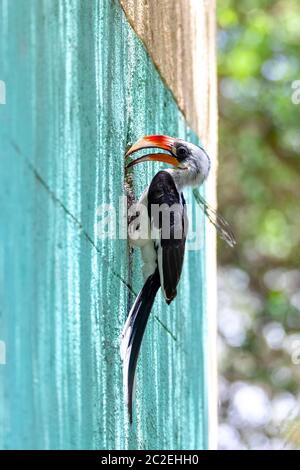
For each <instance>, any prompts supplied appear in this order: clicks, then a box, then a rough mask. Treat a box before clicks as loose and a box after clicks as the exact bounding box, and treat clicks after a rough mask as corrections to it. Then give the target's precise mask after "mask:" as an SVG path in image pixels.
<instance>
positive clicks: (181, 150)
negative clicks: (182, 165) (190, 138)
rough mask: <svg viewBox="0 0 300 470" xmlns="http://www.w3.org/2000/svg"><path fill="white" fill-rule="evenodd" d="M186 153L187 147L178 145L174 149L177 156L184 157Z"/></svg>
mask: <svg viewBox="0 0 300 470" xmlns="http://www.w3.org/2000/svg"><path fill="white" fill-rule="evenodd" d="M187 154H188V153H187V149H186V148H185V147H178V148H177V149H176V157H178V158H186V157H187Z"/></svg>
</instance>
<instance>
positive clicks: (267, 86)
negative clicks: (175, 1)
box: [218, 0, 300, 448]
mask: <svg viewBox="0 0 300 470" xmlns="http://www.w3.org/2000/svg"><path fill="white" fill-rule="evenodd" d="M218 26H219V32H218V50H219V64H218V72H219V87H220V90H219V97H220V101H219V112H220V146H219V176H218V181H219V183H218V197H219V210H220V212H221V213H222V214H223V215H225V217H226V218H227V219H228V220H229V221H230V222H231V223H232V225H233V228H234V230H235V233H236V236H237V239H238V245H237V248H236V249H234V250H231V249H230V248H227V247H226V246H225V244H224V243H222V242H221V243H220V245H219V260H220V264H221V269H220V276H219V282H220V295H221V298H222V305H220V308H219V315H220V325H221V327H220V343H221V351H222V354H221V355H222V357H221V358H220V362H221V378H220V381H221V384H220V390H221V407H220V420H221V431H220V447H221V448H228V447H231V448H282V447H286V446H288V447H289V446H296V447H297V445H298V444H300V440H299V439H298V438H295V435H296V434H297V433H296V434H295V432H296V431H295V429H294V428H295V426H294V423H295V419H297V416H298V412H299V410H298V401H299V400H298V399H299V396H298V394H299V389H300V365H298V362H297V347H298V343H297V341H299V334H300V311H299V310H300V272H299V266H300V250H299V242H300V210H299V200H300V176H299V175H300V173H299V171H300V155H299V152H300V132H299V122H300V104H298V105H297V104H294V103H293V101H292V96H293V93H295V90H294V89H293V88H292V83H293V82H294V81H296V80H300V54H299V45H300V2H299V1H298V0H284V1H283V0H281V1H274V0H273V1H271V0H220V1H219V2H218ZM241 280H242V281H241ZM246 298H247V299H249V301H247V302H246V304H247V305H246V306H245V305H243V304H244V303H245V299H246ZM224 299H225V300H226V299H227V304H226V302H225V305H227V307H226V308H227V314H228V315H229V317H228V318H229V319H231V322H232V328H233V330H234V328H235V325H234V323H235V322H238V323H239V325H240V326H239V327H238V331H239V334H240V336H239V340H238V339H237V338H236V339H235V340H234V338H233V339H232V338H230V333H228V331H227V333H226V328H225V329H224V328H223V329H222V318H221V317H222V315H225V316H226V311H224ZM232 303H233V304H234V306H232ZM228 305H229V307H228ZM228 308H229V309H231V311H234V312H235V313H236V316H235V315H234V314H233V315H230V312H229V313H228ZM238 315H240V317H238ZM223 318H224V317H223ZM241 318H243V319H244V320H245V321H244V322H242V323H243V326H241ZM299 356H300V355H299ZM243 387H244V388H243ZM246 387H248V388H249V390H252V391H253V393H254V390H256V392H258V389H260V390H261V396H263V397H264V399H266V400H267V401H266V408H268V410H269V412H268V416H266V417H265V419H264V420H259V419H257V420H256V422H254V421H255V420H254V421H253V420H251V412H250V411H251V410H250V411H249V413H248V414H247V413H244V414H243V411H241V409H240V408H242V409H243V406H241V403H240V402H238V399H237V398H236V397H237V393H239V392H237V390H239V391H240V390H241V389H243V390H246ZM256 392H255V393H256ZM255 393H254V395H253V396H255ZM259 393H260V392H258V395H259ZM247 396H249V397H250V395H247V393H245V394H244V397H247ZM246 401H247V400H246ZM237 403H239V404H238V405H237ZM244 406H246V407H247V405H246V404H245V405H244ZM250 408H251V407H250ZM263 408H265V407H263ZM284 410H285V411H284ZM254 414H255V413H254ZM278 417H279V418H278ZM259 421H260V422H259ZM258 422H259V423H258ZM293 426H294V427H293ZM283 428H284V429H285V431H284V432H283ZM291 429H293V431H291ZM297 439H298V441H299V442H297ZM230 443H231V444H230Z"/></svg>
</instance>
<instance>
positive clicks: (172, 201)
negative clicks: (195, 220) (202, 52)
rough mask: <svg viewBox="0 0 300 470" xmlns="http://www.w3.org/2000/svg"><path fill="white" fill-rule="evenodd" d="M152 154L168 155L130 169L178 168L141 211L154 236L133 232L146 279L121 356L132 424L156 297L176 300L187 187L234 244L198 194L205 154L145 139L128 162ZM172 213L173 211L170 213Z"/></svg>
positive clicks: (162, 178) (156, 184)
mask: <svg viewBox="0 0 300 470" xmlns="http://www.w3.org/2000/svg"><path fill="white" fill-rule="evenodd" d="M148 148H156V149H160V150H164V151H166V152H167V153H154V154H149V155H144V156H141V157H140V158H137V159H136V160H132V161H131V162H130V163H129V164H128V165H127V166H126V168H127V169H128V168H130V167H132V166H134V165H136V164H138V163H141V162H145V161H159V162H164V163H168V164H171V165H173V168H167V169H165V170H161V171H159V172H158V173H157V174H156V175H155V176H154V178H153V179H152V181H151V183H150V185H149V187H148V188H146V189H145V191H144V193H143V194H142V196H141V198H140V200H139V206H140V207H142V206H143V207H144V208H145V210H146V218H147V226H148V228H149V232H148V234H149V233H150V232H151V235H150V236H147V237H143V236H141V235H139V233H138V232H139V231H140V230H141V227H140V222H139V223H137V224H136V225H135V226H134V229H133V235H134V236H132V235H131V236H130V233H129V237H130V241H131V244H132V245H136V246H139V247H140V248H141V253H142V259H143V263H144V265H143V274H144V278H145V283H144V286H143V287H142V289H141V291H140V292H139V294H138V296H137V298H136V300H135V302H134V304H133V306H132V308H131V310H130V312H129V315H128V318H127V320H126V323H125V325H124V328H123V332H122V336H121V346H120V354H121V359H122V361H123V380H124V389H125V397H126V402H127V406H128V413H129V419H130V423H132V402H133V393H134V382H135V371H136V365H137V359H138V354H139V350H140V346H141V342H142V338H143V335H144V331H145V328H146V324H147V321H148V318H149V314H150V311H151V308H152V305H153V302H154V299H155V296H156V294H157V291H158V290H159V288H161V290H162V293H163V296H164V298H165V300H166V302H167V304H170V303H171V302H172V301H173V299H174V298H175V297H176V288H177V285H178V282H179V279H180V275H181V270H182V265H183V258H184V251H185V242H186V235H187V216H186V204H185V200H184V196H183V193H182V191H183V189H184V188H185V187H188V186H190V187H193V188H195V189H194V196H195V198H196V201H197V203H198V204H200V205H201V206H202V207H203V209H204V213H205V214H206V215H207V216H208V218H209V220H210V221H211V222H212V223H213V224H214V225H215V227H216V228H217V230H218V231H219V232H220V234H221V237H222V238H223V239H225V240H226V241H227V242H228V243H229V244H230V245H231V246H233V245H234V244H235V240H234V236H233V233H232V232H231V230H230V228H229V226H228V224H227V222H226V221H225V220H224V219H223V218H222V217H221V216H218V215H217V213H216V212H215V211H214V210H213V209H212V208H211V207H210V206H209V205H208V204H207V203H206V201H205V200H204V199H203V198H202V196H201V195H200V193H199V191H198V189H196V188H197V187H198V186H200V185H201V184H202V183H203V182H204V181H205V179H206V178H207V176H208V174H209V170H210V159H209V156H208V155H207V153H206V151H205V150H204V148H203V147H200V146H197V145H194V144H192V143H189V142H186V141H184V140H182V139H177V138H173V137H169V136H165V135H153V136H146V137H143V138H142V139H140V140H139V141H138V142H137V143H135V144H134V145H133V146H132V147H131V148H130V149H129V150H128V152H127V153H126V155H125V157H129V156H131V155H132V154H134V153H136V152H138V151H139V150H143V149H148ZM157 207H158V208H160V209H161V208H163V209H161V211H160V213H159V217H157V213H156V214H154V212H155V211H154V209H155V208H157ZM168 208H170V209H171V211H169V212H168V211H167V210H166V209H168ZM173 208H174V210H173ZM155 215H156V216H155ZM167 217H168V223H167V224H166V225H167V228H168V230H166V231H165V236H164V219H165V218H167ZM134 232H136V233H134Z"/></svg>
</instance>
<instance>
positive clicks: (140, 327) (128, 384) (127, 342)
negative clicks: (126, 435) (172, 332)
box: [120, 268, 160, 424]
mask: <svg viewBox="0 0 300 470" xmlns="http://www.w3.org/2000/svg"><path fill="white" fill-rule="evenodd" d="M159 287H160V277H159V271H158V268H156V270H155V272H154V273H153V274H152V275H151V276H149V277H148V278H147V280H146V282H145V284H144V286H143V288H142V289H141V291H140V293H139V295H138V296H137V298H136V300H135V302H134V304H133V306H132V308H131V310H130V312H129V315H128V318H127V320H126V323H125V325H124V328H123V332H122V338H121V346H120V353H121V358H122V361H123V380H124V388H125V396H126V402H127V406H128V413H129V420H130V424H132V403H133V394H134V382H135V371H136V365H137V360H138V355H139V351H140V347H141V343H142V339H143V335H144V332H145V328H146V325H147V321H148V318H149V315H150V312H151V309H152V305H153V302H154V299H155V296H156V293H157V291H158V289H159Z"/></svg>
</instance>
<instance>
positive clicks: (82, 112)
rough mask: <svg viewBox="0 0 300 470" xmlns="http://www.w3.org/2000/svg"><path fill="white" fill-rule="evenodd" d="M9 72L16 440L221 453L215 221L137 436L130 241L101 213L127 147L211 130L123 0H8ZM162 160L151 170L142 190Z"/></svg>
mask: <svg viewBox="0 0 300 470" xmlns="http://www.w3.org/2000/svg"><path fill="white" fill-rule="evenodd" d="M0 75H1V77H0V78H1V79H2V80H4V81H5V83H6V105H3V106H1V107H0V141H1V146H0V281H1V282H0V340H1V341H5V344H6V362H7V363H6V365H0V448H6V449H14V448H20V449H24V448H25V449H29V448H34V449H49V448H50V449H74V448H77V449H84V448H86V449H89V448H94V449H126V448H144V449H194V448H197V449H202V448H206V447H207V445H208V442H207V440H208V431H207V428H208V396H207V393H208V389H207V381H206V375H207V372H206V369H207V366H208V359H207V324H208V323H207V322H208V319H207V317H208V312H207V310H206V290H205V289H206V279H205V269H206V268H205V266H206V265H207V263H206V257H205V255H206V248H205V243H204V241H205V240H204V238H205V234H204V221H203V217H202V218H201V222H200V225H199V227H198V230H200V232H201V234H202V237H203V239H202V249H201V250H200V251H190V252H189V253H188V254H187V257H186V260H185V265H184V270H183V276H182V281H181V284H180V287H179V290H178V298H177V299H176V301H175V302H174V304H173V305H172V306H170V307H166V305H165V303H164V302H163V301H162V296H161V295H159V298H158V300H157V301H156V303H155V307H154V309H153V312H152V314H151V319H150V322H149V325H148V329H147V332H146V335H145V340H144V343H143V346H142V351H141V357H140V361H139V366H138V377H137V381H138V387H137V398H136V406H135V410H136V411H135V418H134V425H133V428H132V430H131V431H130V430H129V425H128V418H127V412H126V407H125V406H124V403H123V390H122V370H121V361H120V357H119V335H120V332H121V329H122V325H123V323H124V320H125V318H126V315H127V313H128V299H129V298H130V295H131V290H130V289H129V288H128V285H127V284H128V255H127V242H126V240H107V239H106V240H99V238H98V237H97V222H98V216H97V208H98V207H99V205H100V204H102V203H108V204H112V205H114V207H117V206H118V202H119V197H120V196H121V195H122V194H124V187H123V183H124V160H123V154H124V149H125V147H126V145H128V144H129V143H131V142H133V141H135V140H136V139H137V138H138V137H140V136H141V135H143V134H150V133H166V134H171V135H178V136H180V137H182V138H186V139H190V140H192V141H194V142H197V137H196V135H195V134H194V133H193V132H192V131H191V130H190V128H189V127H188V126H187V124H186V121H185V118H184V117H183V115H182V113H181V112H180V110H179V109H178V106H177V103H176V101H175V100H174V97H173V95H172V93H171V92H170V91H169V89H168V88H167V87H166V86H165V84H164V82H163V81H162V79H161V77H160V75H159V74H158V72H157V70H156V68H155V66H154V65H153V62H152V60H151V58H150V57H149V55H148V53H147V51H146V50H145V48H144V46H143V44H142V43H141V41H140V40H139V39H138V38H137V37H136V34H135V33H134V31H133V30H132V29H131V27H130V26H129V24H128V21H127V19H126V17H125V15H124V13H123V11H122V9H121V8H120V5H119V3H118V2H116V1H111V0H93V1H90V0H89V1H84V2H83V1H81V0H59V1H58V0H51V1H48V0H31V1H30V2H28V1H27V0H14V2H11V1H7V0H1V2H0ZM158 168H159V166H158V165H151V164H149V165H148V164H146V165H144V166H142V165H141V166H140V168H138V169H137V170H136V172H135V178H134V181H135V190H136V193H137V194H138V193H139V192H140V191H141V190H142V189H143V187H144V186H145V185H146V183H148V182H149V181H150V178H151V177H152V176H153V175H154V173H155V172H156V171H157V170H158ZM190 197H191V194H187V200H188V201H189V200H190ZM193 210H194V211H195V210H196V208H195V207H194V208H193ZM139 259H140V255H139V253H137V252H136V253H135V254H134V257H133V263H132V264H133V273H132V280H131V282H132V286H131V288H132V290H133V291H135V292H137V291H138V289H139V288H140V286H141V283H142V278H141V272H140V269H139ZM195 292H196V295H195ZM132 297H133V295H132Z"/></svg>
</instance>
